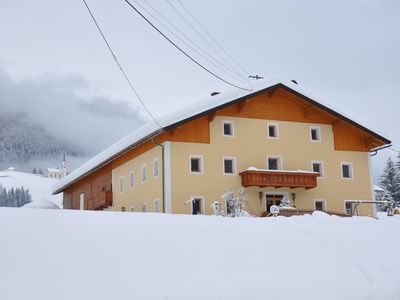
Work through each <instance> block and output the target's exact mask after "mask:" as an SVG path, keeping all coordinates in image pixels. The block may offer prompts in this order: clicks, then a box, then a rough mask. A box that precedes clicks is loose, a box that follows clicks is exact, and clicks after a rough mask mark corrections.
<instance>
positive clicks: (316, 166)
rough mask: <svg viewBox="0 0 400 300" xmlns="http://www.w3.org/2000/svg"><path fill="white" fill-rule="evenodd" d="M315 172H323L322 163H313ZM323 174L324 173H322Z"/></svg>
mask: <svg viewBox="0 0 400 300" xmlns="http://www.w3.org/2000/svg"><path fill="white" fill-rule="evenodd" d="M313 172H316V173H320V174H321V165H320V164H318V163H315V164H313ZM321 175H322V174H321Z"/></svg>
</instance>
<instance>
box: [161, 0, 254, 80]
mask: <svg viewBox="0 0 400 300" xmlns="http://www.w3.org/2000/svg"><path fill="white" fill-rule="evenodd" d="M167 3H168V4H169V5H170V6H171V7H172V8H173V9H174V10H175V12H176V13H177V14H178V15H179V16H180V17H181V18H182V19H183V21H185V23H186V24H188V25H189V27H190V28H192V29H193V31H194V32H195V33H196V34H197V35H198V36H199V37H200V38H201V39H202V40H203V41H204V42H205V43H206V44H207V45H208V46H209V47H210V48H211V49H212V50H214V51H215V53H217V54H218V55H219V57H221V58H222V60H223V61H225V63H227V64H228V65H229V66H230V67H231V69H232V70H233V71H234V72H235V73H236V74H237V75H239V76H240V77H242V78H244V79H245V80H246V79H247V78H246V77H245V76H243V75H242V74H241V73H240V72H239V71H238V70H237V69H236V68H235V67H234V66H232V64H231V63H230V62H229V61H227V60H226V59H225V58H224V57H223V56H222V55H221V54H220V52H219V51H218V50H217V49H215V47H214V46H213V45H212V44H211V43H210V42H209V41H208V40H207V39H206V38H205V37H204V36H203V35H202V34H201V33H200V32H199V31H198V30H197V28H196V27H194V26H193V25H192V23H191V22H190V21H189V20H188V19H187V18H186V17H185V16H184V15H183V14H182V13H181V12H180V11H179V9H177V8H176V6H175V5H174V4H172V3H171V1H169V0H167ZM181 5H182V6H183V4H182V3H181ZM184 8H185V7H184ZM245 73H246V72H245ZM246 75H248V74H246Z"/></svg>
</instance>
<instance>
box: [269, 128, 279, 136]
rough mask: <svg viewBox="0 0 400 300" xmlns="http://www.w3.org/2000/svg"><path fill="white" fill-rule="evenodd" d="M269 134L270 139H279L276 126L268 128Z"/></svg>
mask: <svg viewBox="0 0 400 300" xmlns="http://www.w3.org/2000/svg"><path fill="white" fill-rule="evenodd" d="M268 134H269V136H270V137H277V136H278V135H277V133H276V126H274V125H270V126H268Z"/></svg>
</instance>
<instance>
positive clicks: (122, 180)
mask: <svg viewBox="0 0 400 300" xmlns="http://www.w3.org/2000/svg"><path fill="white" fill-rule="evenodd" d="M123 191H124V176H121V177H120V178H119V192H120V193H122V192H123Z"/></svg>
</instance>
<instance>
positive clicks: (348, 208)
mask: <svg viewBox="0 0 400 300" xmlns="http://www.w3.org/2000/svg"><path fill="white" fill-rule="evenodd" d="M352 206H353V205H352V203H351V202H349V201H344V213H345V214H346V215H352V209H353V208H352Z"/></svg>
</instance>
